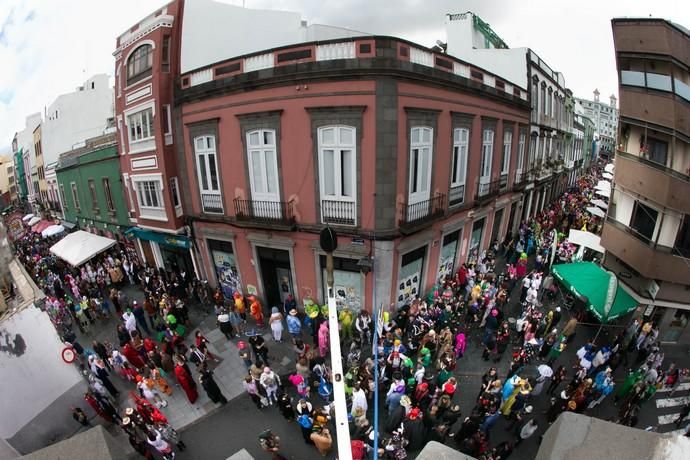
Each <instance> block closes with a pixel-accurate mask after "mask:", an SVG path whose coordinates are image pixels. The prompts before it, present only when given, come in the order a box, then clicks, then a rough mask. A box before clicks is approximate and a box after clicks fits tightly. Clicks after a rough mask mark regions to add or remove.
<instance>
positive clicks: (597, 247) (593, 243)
mask: <svg viewBox="0 0 690 460" xmlns="http://www.w3.org/2000/svg"><path fill="white" fill-rule="evenodd" d="M568 241H569V242H571V243H573V244H577V245H578V246H580V248H579V249H578V250H577V253H576V254H575V258H576V259H577V260H582V256H583V255H584V253H585V248H589V249H591V250H593V251H596V252H599V253H601V254H604V251H605V249H604V247H603V246H602V245H601V237H599V236H597V235H595V234H594V233H591V232H584V231H582V230H572V229H571V230H570V233H569V234H568Z"/></svg>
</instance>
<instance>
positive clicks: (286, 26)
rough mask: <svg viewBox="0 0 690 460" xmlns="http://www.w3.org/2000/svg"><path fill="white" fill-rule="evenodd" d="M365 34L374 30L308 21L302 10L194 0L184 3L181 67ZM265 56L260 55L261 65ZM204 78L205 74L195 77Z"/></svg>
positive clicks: (182, 69)
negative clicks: (281, 47) (358, 29)
mask: <svg viewBox="0 0 690 460" xmlns="http://www.w3.org/2000/svg"><path fill="white" fill-rule="evenodd" d="M362 35H371V34H369V33H365V32H358V31H355V30H350V29H345V28H342V27H334V26H326V25H321V24H312V25H307V22H306V21H303V20H302V17H301V15H300V13H295V12H290V11H276V10H257V9H249V8H242V7H239V6H235V5H229V4H227V3H223V2H218V1H213V0H194V1H192V2H185V4H184V15H183V19H182V40H181V48H180V59H181V62H180V64H181V65H180V71H181V73H185V72H189V71H190V70H194V69H198V68H201V67H204V66H207V65H208V64H211V63H214V62H220V61H223V60H225V59H228V58H231V57H236V56H242V55H245V54H250V53H254V52H258V51H262V50H267V49H272V48H277V47H279V46H286V45H293V44H296V43H304V42H310V41H320V40H332V39H340V38H346V37H360V36H362ZM219 44H222V46H220V45H219ZM261 57H262V56H257V59H256V60H255V61H256V64H257V65H261V59H260V58H261ZM271 59H272V56H271ZM271 62H272V61H271ZM255 70H258V68H257V69H255ZM201 79H203V75H199V76H198V78H196V79H195V80H196V81H199V80H201Z"/></svg>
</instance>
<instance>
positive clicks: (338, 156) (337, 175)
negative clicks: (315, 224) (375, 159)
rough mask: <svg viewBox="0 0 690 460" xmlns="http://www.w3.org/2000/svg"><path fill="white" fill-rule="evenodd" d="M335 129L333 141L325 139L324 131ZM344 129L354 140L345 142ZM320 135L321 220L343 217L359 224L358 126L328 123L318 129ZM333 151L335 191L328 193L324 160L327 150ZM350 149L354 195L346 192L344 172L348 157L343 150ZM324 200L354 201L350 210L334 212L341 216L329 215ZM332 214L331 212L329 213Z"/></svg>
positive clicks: (351, 187) (351, 184)
mask: <svg viewBox="0 0 690 460" xmlns="http://www.w3.org/2000/svg"><path fill="white" fill-rule="evenodd" d="M330 129H332V130H333V133H334V135H333V141H332V142H326V141H324V136H323V135H324V133H325V132H326V131H327V130H330ZM343 130H348V131H350V138H351V139H352V142H344V141H343V139H342V135H341V134H342V132H343ZM317 136H318V158H319V193H320V197H321V201H322V206H321V220H322V222H324V223H326V222H328V221H329V217H343V218H346V219H351V220H352V222H354V225H357V128H356V127H354V126H349V125H327V126H321V127H319V128H318V130H317ZM331 150H332V151H333V167H334V169H335V170H334V171H333V174H332V176H333V178H334V181H333V193H328V192H327V189H326V169H325V168H326V161H325V160H324V158H325V155H326V153H325V152H327V151H331ZM346 151H350V152H351V155H350V157H351V158H350V161H349V165H350V170H351V171H350V190H351V191H352V196H350V195H346V194H345V193H344V185H345V184H344V183H343V182H344V181H345V180H346V178H345V174H344V172H343V167H344V166H345V165H346V159H345V158H344V156H343V152H346ZM323 201H340V202H343V203H352V206H351V210H352V211H351V213H350V212H345V211H343V212H334V213H333V214H340V216H335V215H334V216H329V215H325V214H326V213H327V210H326V208H325V207H324V205H323ZM329 214H330V213H329Z"/></svg>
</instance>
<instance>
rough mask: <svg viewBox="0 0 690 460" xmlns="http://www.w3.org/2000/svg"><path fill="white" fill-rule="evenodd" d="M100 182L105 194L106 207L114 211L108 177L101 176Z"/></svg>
mask: <svg viewBox="0 0 690 460" xmlns="http://www.w3.org/2000/svg"><path fill="white" fill-rule="evenodd" d="M101 183H102V184H103V193H104V194H105V205H106V206H107V207H108V211H110V212H115V201H113V191H112V189H111V188H110V178H109V177H102V178H101Z"/></svg>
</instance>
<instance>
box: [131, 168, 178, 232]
mask: <svg viewBox="0 0 690 460" xmlns="http://www.w3.org/2000/svg"><path fill="white" fill-rule="evenodd" d="M129 178H130V180H131V181H132V188H133V189H134V194H135V196H136V199H137V204H138V206H139V217H141V218H142V219H150V220H157V221H161V222H167V221H168V216H167V213H166V210H165V199H164V195H163V192H164V190H165V185H164V183H163V174H162V173H154V174H139V175H134V176H130V177H129ZM145 183H154V184H155V185H154V191H155V193H156V200H157V201H158V203H159V205H160V206H151V205H149V204H146V203H144V202H143V201H144V196H143V195H142V191H141V190H140V188H139V187H140V184H145Z"/></svg>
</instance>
